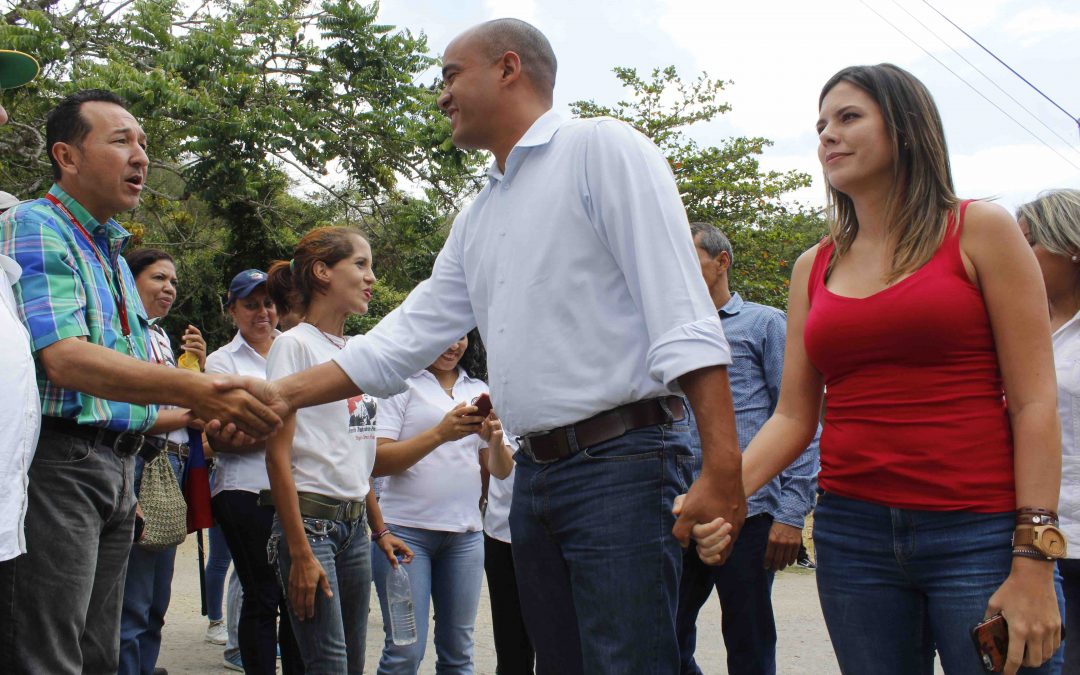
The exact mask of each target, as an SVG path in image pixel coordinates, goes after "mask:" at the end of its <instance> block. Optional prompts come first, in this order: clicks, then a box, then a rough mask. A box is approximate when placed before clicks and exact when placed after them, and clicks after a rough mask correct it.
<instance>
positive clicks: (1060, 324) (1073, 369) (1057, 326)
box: [1016, 189, 1080, 673]
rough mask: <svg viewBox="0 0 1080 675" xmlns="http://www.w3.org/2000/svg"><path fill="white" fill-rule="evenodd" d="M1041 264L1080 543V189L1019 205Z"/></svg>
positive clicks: (1068, 587) (1074, 535) (1070, 620)
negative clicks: (1048, 308)
mask: <svg viewBox="0 0 1080 675" xmlns="http://www.w3.org/2000/svg"><path fill="white" fill-rule="evenodd" d="M1016 220H1017V222H1018V223H1019V224H1020V231H1021V232H1023V233H1024V238H1025V239H1027V241H1028V243H1029V244H1031V249H1032V251H1034V252H1035V259H1036V260H1038V261H1039V268H1040V269H1041V270H1042V276H1043V283H1045V284H1046V295H1047V299H1048V300H1049V305H1050V328H1051V330H1052V331H1053V341H1054V367H1055V370H1056V371H1057V387H1058V415H1059V416H1060V417H1061V454H1062V458H1061V461H1062V465H1061V499H1060V501H1059V502H1058V514H1059V516H1060V518H1061V529H1062V530H1063V531H1064V532H1065V536H1067V537H1068V538H1069V541H1070V542H1078V543H1080V190H1071V189H1068V190H1049V191H1047V192H1043V193H1042V194H1040V195H1039V197H1038V199H1036V200H1035V201H1032V202H1028V203H1027V204H1024V205H1023V206H1021V207H1020V208H1019V209H1017V211H1016ZM1058 570H1059V571H1060V572H1061V576H1062V589H1063V590H1064V592H1065V625H1067V626H1070V627H1073V628H1074V629H1075V628H1080V546H1072V547H1070V548H1069V552H1068V557H1067V558H1065V559H1063V560H1059V561H1058ZM1062 672H1065V673H1080V646H1076V645H1074V646H1071V647H1069V646H1068V645H1066V649H1065V668H1064V670H1063V671H1062Z"/></svg>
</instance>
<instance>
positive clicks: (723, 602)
mask: <svg viewBox="0 0 1080 675" xmlns="http://www.w3.org/2000/svg"><path fill="white" fill-rule="evenodd" d="M772 522H773V519H772V516H770V515H769V514H767V513H759V514H758V515H755V516H751V517H750V518H747V519H746V523H745V524H744V525H743V528H742V531H741V532H740V533H739V538H738V540H736V542H735V548H734V550H732V552H731V557H729V558H728V560H727V562H725V563H724V564H723V565H718V566H713V565H706V564H705V563H703V562H701V558H699V557H698V554H697V548H696V547H694V546H691V547H690V548H688V549H686V551H685V552H684V554H683V576H682V582H681V583H680V584H679V614H678V619H677V621H676V627H677V630H678V633H679V651H680V655H681V658H682V673H683V675H691V674H692V675H701V669H700V668H698V665H697V663H696V662H695V661H694V648H695V646H696V645H697V627H696V623H697V617H698V612H700V611H701V606H702V605H704V604H705V601H706V600H708V599H709V594H710V593H711V592H712V589H713V588H716V596H717V597H718V598H719V599H720V611H721V616H720V631H721V633H722V634H723V636H724V646H725V647H726V649H727V672H728V673H729V675H775V673H776V623H775V621H774V618H773V609H772V596H771V590H772V577H773V573H772V572H770V571H769V570H767V569H765V549H766V547H767V546H768V544H769V530H771V529H772ZM707 634H708V635H710V637H711V635H712V632H711V631H708V632H707Z"/></svg>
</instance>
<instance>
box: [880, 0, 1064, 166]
mask: <svg viewBox="0 0 1080 675" xmlns="http://www.w3.org/2000/svg"><path fill="white" fill-rule="evenodd" d="M892 3H893V4H894V5H896V6H897V7H899V8H900V9H902V10H903V11H904V13H905V14H907V15H908V16H910V17H911V18H912V19H913V20H914V21H915V22H916V23H918V24H919V25H920V26H922V27H923V28H925V29H926V31H927V32H928V33H930V34H931V35H933V36H934V37H936V38H937V39H938V41H939V42H941V44H943V45H945V46H946V47H948V48H949V49H950V50H952V52H953V53H954V54H956V55H957V56H959V57H960V58H961V59H962V60H963V61H964V63H966V64H968V65H969V66H971V67H972V68H973V69H974V70H975V72H977V73H978V74H980V75H982V76H983V77H984V78H986V80H987V81H988V82H990V84H992V85H994V86H995V87H997V89H998V91H1000V92H1001V93H1002V94H1005V96H1007V97H1008V98H1009V100H1010V101H1012V102H1013V103H1015V104H1016V105H1018V106H1020V109H1021V110H1023V111H1024V112H1026V113H1027V114H1029V115H1031V116H1032V117H1033V118H1035V121H1036V122H1038V123H1039V124H1041V125H1043V127H1045V128H1046V130H1047V131H1049V132H1050V133H1052V134H1053V135H1054V136H1055V137H1057V139H1058V140H1059V141H1061V142H1062V143H1064V144H1065V145H1067V146H1069V148H1071V149H1073V150H1075V151H1076V152H1077V153H1080V148H1078V147H1077V146H1075V145H1073V144H1072V141H1070V140H1069V139H1067V138H1065V137H1064V136H1062V135H1061V134H1059V133H1058V132H1057V131H1056V130H1055V129H1054V128H1053V127H1051V126H1050V125H1049V124H1047V123H1046V122H1044V121H1043V120H1042V118H1041V117H1039V116H1038V115H1036V114H1035V113H1034V112H1032V111H1031V110H1029V109H1028V108H1027V107H1026V106H1025V105H1024V104H1023V103H1021V102H1020V101H1018V100H1017V99H1016V97H1014V96H1013V95H1012V94H1010V93H1009V92H1007V91H1005V89H1004V88H1003V87H1002V86H1001V85H1000V84H998V83H997V82H996V81H994V79H993V78H992V77H990V76H989V75H987V74H986V73H984V72H983V71H982V70H981V69H980V68H979V67H978V66H976V65H975V64H974V63H972V62H971V61H969V60H968V58H967V57H966V56H964V55H963V54H962V53H961V52H960V50H958V49H956V48H955V47H953V46H952V45H951V44H949V43H948V41H947V40H945V38H943V37H941V36H940V35H938V34H937V33H936V32H934V29H933V28H930V26H927V25H926V24H925V23H923V21H922V20H921V19H920V18H919V17H917V16H915V15H914V14H912V13H911V11H910V10H908V9H907V8H906V7H904V6H903V5H901V4H900V2H899V1H898V0H892Z"/></svg>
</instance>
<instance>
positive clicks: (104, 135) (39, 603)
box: [0, 90, 280, 673]
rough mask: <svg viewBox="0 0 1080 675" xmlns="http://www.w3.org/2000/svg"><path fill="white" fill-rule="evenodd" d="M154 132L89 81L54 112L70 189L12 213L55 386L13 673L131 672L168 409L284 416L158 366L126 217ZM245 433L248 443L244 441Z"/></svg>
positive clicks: (29, 534)
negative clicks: (154, 456) (123, 660)
mask: <svg viewBox="0 0 1080 675" xmlns="http://www.w3.org/2000/svg"><path fill="white" fill-rule="evenodd" d="M145 146H146V137H145V135H144V134H143V131H142V128H141V127H140V126H139V123H138V122H137V121H136V120H135V118H134V117H133V116H132V115H131V114H130V113H129V112H128V111H127V110H126V108H125V106H124V103H123V101H122V100H121V99H119V98H118V97H117V96H116V95H114V94H112V93H110V92H107V91H102V90H86V91H82V92H79V93H76V94H73V95H72V96H69V97H68V98H66V99H64V100H63V101H62V102H60V104H59V105H58V106H57V107H56V108H55V109H53V111H52V112H51V113H50V114H49V117H48V121H47V125H46V147H47V148H48V151H49V159H50V160H51V162H52V167H53V175H54V178H55V179H56V183H55V184H54V185H53V186H52V188H51V189H50V190H49V193H48V194H47V195H46V196H45V198H43V199H38V200H36V201H33V202H29V203H25V204H22V205H20V206H18V207H17V208H15V209H12V210H10V211H8V212H7V213H5V214H4V216H3V217H2V218H0V242H2V248H0V252H3V253H4V254H6V255H9V256H11V257H12V258H14V259H15V260H16V261H17V262H18V263H19V264H20V265H21V266H22V268H23V275H22V278H21V279H20V281H19V283H18V284H17V285H16V286H15V289H14V290H15V296H16V300H17V302H18V305H19V312H20V315H21V318H22V321H23V323H24V325H25V326H26V328H27V329H28V331H29V332H30V336H31V340H32V349H33V351H34V357H35V361H36V365H37V380H38V388H39V391H40V393H41V411H42V423H41V436H40V439H39V441H38V445H37V448H36V450H35V454H34V458H33V461H32V463H31V465H30V470H29V478H30V482H29V490H28V492H29V506H28V509H27V513H26V524H25V531H26V544H27V553H26V554H25V555H22V556H19V557H17V558H15V559H13V560H9V561H5V562H3V563H0V672H4V673H84V672H85V673H115V672H116V670H117V665H118V653H119V637H120V636H119V625H120V608H121V600H122V596H123V589H124V583H123V581H124V573H125V570H126V566H127V560H128V551H129V549H130V547H131V544H132V538H133V536H134V525H135V499H134V496H133V491H132V482H133V471H134V458H133V456H134V455H135V454H139V453H141V454H143V455H144V456H149V454H150V453H152V450H151V448H152V447H153V446H152V445H151V443H148V442H147V441H146V436H145V435H144V434H146V433H148V432H152V431H154V430H155V429H154V426H155V423H156V422H157V405H156V404H158V403H168V404H173V405H178V406H182V407H185V408H190V409H191V413H190V417H191V419H192V421H193V420H194V419H195V418H196V417H197V418H200V419H203V420H214V421H213V422H211V423H210V424H209V425H208V427H207V428H208V432H212V433H215V434H216V433H218V432H219V431H222V428H221V422H219V420H220V421H225V422H230V421H231V422H234V423H235V427H233V425H228V426H227V427H225V429H224V430H223V431H224V432H225V436H226V437H227V438H229V439H230V440H234V441H235V440H240V441H243V440H244V438H245V434H246V435H247V436H251V437H264V436H266V435H267V434H268V433H270V432H271V431H273V430H274V429H275V428H276V427H277V425H279V424H280V420H279V419H278V417H277V416H276V415H275V414H274V413H273V412H271V411H270V410H269V409H268V408H266V407H265V406H263V405H262V404H261V403H259V402H258V401H257V400H255V399H254V398H252V397H251V396H250V395H248V394H247V393H246V392H243V391H241V390H238V389H233V390H227V389H225V385H224V383H223V382H215V379H214V378H211V377H209V376H206V375H201V374H198V373H192V372H190V371H186V370H183V369H179V368H163V367H161V366H159V365H157V364H153V363H150V362H149V361H148V354H147V351H148V350H147V323H146V312H145V311H144V309H143V307H142V303H141V301H140V299H139V294H138V291H137V290H136V287H135V282H134V279H133V278H132V276H131V272H130V270H129V269H128V267H127V263H126V262H125V261H124V259H123V257H121V256H120V253H121V251H122V250H123V248H124V245H125V243H126V242H127V239H128V237H129V234H128V233H127V231H125V230H124V228H123V227H121V226H120V225H119V223H117V222H116V221H115V220H113V216H115V215H116V214H118V213H121V212H123V211H127V210H130V209H133V208H135V207H136V206H138V204H139V198H140V195H141V193H142V190H143V187H144V185H145V182H146V172H147V167H148V165H149V160H148V158H147V155H146V150H145ZM237 427H238V428H239V430H240V432H242V433H239V438H237V437H236V436H234V431H235V428H237Z"/></svg>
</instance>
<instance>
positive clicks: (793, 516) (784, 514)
mask: <svg viewBox="0 0 1080 675" xmlns="http://www.w3.org/2000/svg"><path fill="white" fill-rule="evenodd" d="M806 516H807V514H805V513H804V514H802V515H799V514H798V513H793V512H792V511H789V510H787V509H782V510H780V511H778V512H777V513H776V514H774V515H773V522H774V523H783V524H784V525H790V526H791V527H797V528H799V529H800V530H801V529H802V528H803V527H804V526H805V525H806Z"/></svg>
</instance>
